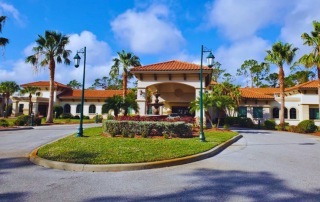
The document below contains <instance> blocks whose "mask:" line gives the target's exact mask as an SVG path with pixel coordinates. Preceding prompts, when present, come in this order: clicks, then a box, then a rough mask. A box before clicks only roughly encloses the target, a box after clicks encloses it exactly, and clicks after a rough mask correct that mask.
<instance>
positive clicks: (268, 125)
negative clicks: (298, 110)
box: [264, 120, 277, 130]
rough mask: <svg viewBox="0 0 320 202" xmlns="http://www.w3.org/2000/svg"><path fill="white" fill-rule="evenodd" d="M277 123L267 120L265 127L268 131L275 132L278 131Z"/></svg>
mask: <svg viewBox="0 0 320 202" xmlns="http://www.w3.org/2000/svg"><path fill="white" fill-rule="evenodd" d="M276 125H277V124H276V121H275V120H265V121H264V127H265V128H266V129H268V130H275V129H276Z"/></svg>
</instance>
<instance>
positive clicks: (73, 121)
mask: <svg viewBox="0 0 320 202" xmlns="http://www.w3.org/2000/svg"><path fill="white" fill-rule="evenodd" d="M3 119H5V120H7V121H8V123H9V127H12V126H14V122H15V121H16V120H17V118H3ZM95 122H96V120H95V118H93V119H83V123H95ZM45 123H46V118H42V119H41V124H45ZM53 123H55V124H76V123H80V119H53Z"/></svg>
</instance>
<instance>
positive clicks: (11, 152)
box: [0, 126, 320, 201]
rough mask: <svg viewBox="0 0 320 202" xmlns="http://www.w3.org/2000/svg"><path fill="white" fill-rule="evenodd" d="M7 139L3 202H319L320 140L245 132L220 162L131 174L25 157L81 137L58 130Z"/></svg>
mask: <svg viewBox="0 0 320 202" xmlns="http://www.w3.org/2000/svg"><path fill="white" fill-rule="evenodd" d="M54 127H55V128H37V129H35V130H26V131H15V132H14V131H10V132H6V133H4V132H0V201H319V199H320V175H319V168H320V161H319V158H320V138H319V137H315V136H309V135H300V134H293V133H283V132H276V131H255V130H241V131H240V133H241V134H242V135H243V136H244V138H242V139H240V140H239V141H238V142H236V143H235V144H233V145H232V146H230V147H229V148H228V149H226V150H225V151H223V152H222V153H220V154H219V155H217V156H215V157H213V158H209V159H206V160H202V161H198V162H194V163H190V164H186V165H181V166H174V167H167V168H160V169H152V170H141V171H125V172H99V173H95V172H71V171H62V170H55V169H47V168H43V167H40V166H36V165H34V164H32V163H30V162H29V161H28V160H27V159H26V158H24V156H25V155H26V153H28V152H30V151H31V150H32V149H34V148H35V147H37V146H39V145H41V144H43V143H45V142H49V141H52V140H53V139H55V138H59V137H62V136H65V135H66V134H69V133H72V132H75V130H76V128H77V126H54Z"/></svg>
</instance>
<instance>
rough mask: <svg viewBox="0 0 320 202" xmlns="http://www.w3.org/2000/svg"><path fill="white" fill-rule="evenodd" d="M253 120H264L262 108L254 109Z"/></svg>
mask: <svg viewBox="0 0 320 202" xmlns="http://www.w3.org/2000/svg"><path fill="white" fill-rule="evenodd" d="M253 118H263V108H262V107H253Z"/></svg>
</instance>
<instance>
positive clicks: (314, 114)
mask: <svg viewBox="0 0 320 202" xmlns="http://www.w3.org/2000/svg"><path fill="white" fill-rule="evenodd" d="M309 119H319V108H309Z"/></svg>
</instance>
